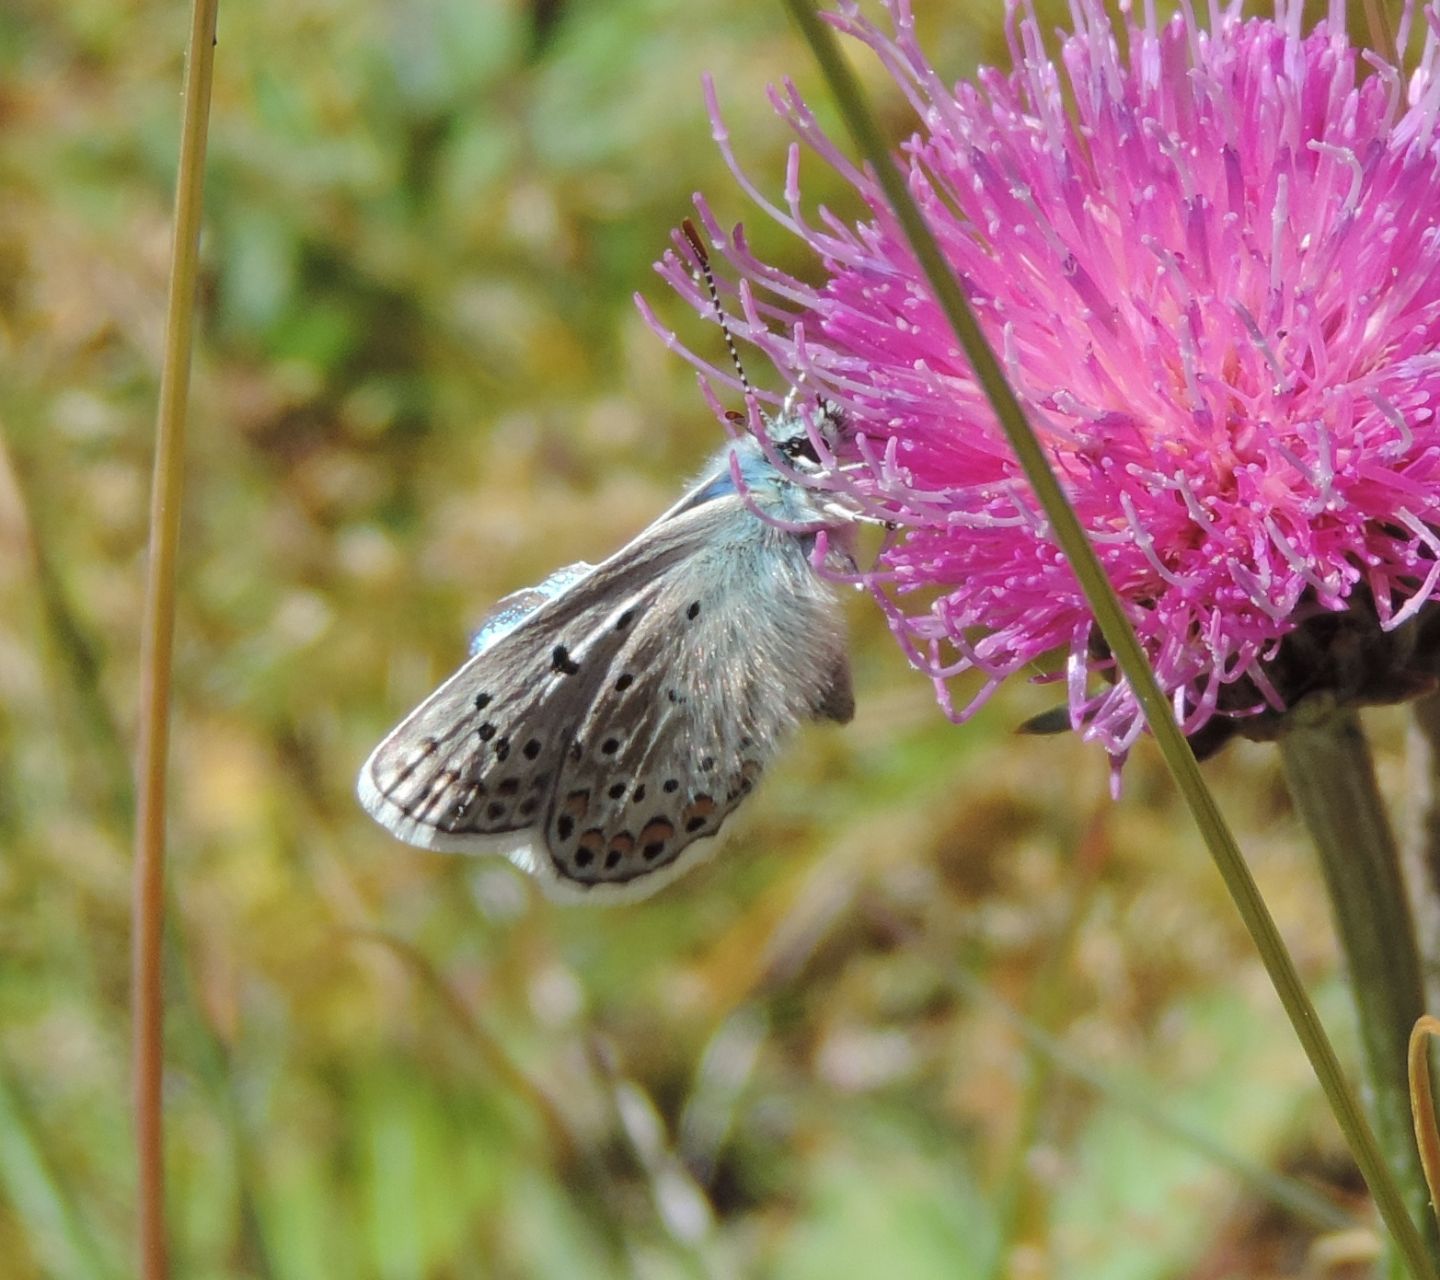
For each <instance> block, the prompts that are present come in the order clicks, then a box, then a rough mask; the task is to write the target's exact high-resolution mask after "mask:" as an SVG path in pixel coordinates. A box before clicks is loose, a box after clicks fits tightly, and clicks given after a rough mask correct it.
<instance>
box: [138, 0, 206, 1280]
mask: <svg viewBox="0 0 1440 1280" xmlns="http://www.w3.org/2000/svg"><path fill="white" fill-rule="evenodd" d="M218 6H219V0H195V4H194V7H193V9H192V12H191V23H190V43H189V48H188V51H187V55H186V67H185V89H184V99H183V107H182V115H181V122H180V168H179V174H178V177H177V180H176V191H175V227H174V239H173V242H172V246H171V261H170V290H169V296H168V297H167V299H166V310H165V354H164V362H163V364H162V365H161V369H160V405H159V411H158V413H157V417H156V425H155V475H154V481H153V488H152V491H151V498H150V560H149V568H148V573H147V575H146V583H145V611H144V615H143V620H142V624H141V626H142V634H141V661H140V722H139V735H138V737H139V740H138V745H137V748H136V755H137V767H136V776H137V779H138V786H137V802H136V823H135V867H134V906H133V912H134V918H133V924H132V930H133V933H132V952H131V1017H132V1037H133V1042H134V1043H133V1052H134V1096H135V1155H136V1164H137V1170H136V1175H137V1176H136V1201H137V1203H136V1217H137V1237H138V1239H137V1247H138V1253H139V1272H140V1275H141V1276H142V1277H144V1280H164V1277H165V1276H166V1275H167V1274H168V1272H169V1260H168V1248H167V1239H166V1228H165V1128H164V1117H163V1111H162V1096H161V1091H162V1085H163V1074H164V1062H165V1038H164V1014H165V1005H164V984H163V980H162V973H163V964H162V952H163V943H164V927H165V792H166V786H165V784H166V762H167V759H168V756H169V747H170V680H171V668H172V656H173V646H174V633H175V565H176V558H177V551H178V545H179V535H180V503H181V496H182V492H183V462H184V452H185V413H186V407H187V404H188V401H189V394H190V352H191V345H192V331H193V318H194V317H193V313H194V303H195V282H196V275H197V270H198V264H199V256H200V209H201V200H202V195H203V189H204V170H205V165H204V161H205V142H206V135H207V132H208V126H209V122H210V83H211V76H212V72H213V69H214V64H215V19H216V11H217V9H218Z"/></svg>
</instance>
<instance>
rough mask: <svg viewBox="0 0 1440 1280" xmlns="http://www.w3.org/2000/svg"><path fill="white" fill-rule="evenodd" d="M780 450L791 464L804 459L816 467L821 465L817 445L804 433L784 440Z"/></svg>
mask: <svg viewBox="0 0 1440 1280" xmlns="http://www.w3.org/2000/svg"><path fill="white" fill-rule="evenodd" d="M778 448H779V450H780V452H781V453H782V454H784V455H785V457H787V458H789V459H790V461H791V462H799V461H801V460H802V459H803V460H804V461H805V462H810V463H814V464H815V465H816V466H819V465H820V455H819V454H818V453H816V452H815V445H814V444H813V443H812V442H811V440H810V437H809V436H808V435H805V434H804V433H802V434H800V435H797V436H791V437H790V439H788V440H782V441H781V442H780V444H779V446H778Z"/></svg>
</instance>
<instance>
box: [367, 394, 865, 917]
mask: <svg viewBox="0 0 1440 1280" xmlns="http://www.w3.org/2000/svg"><path fill="white" fill-rule="evenodd" d="M793 401H794V396H793V395H792V397H791V398H790V400H789V401H787V403H786V405H785V407H784V409H783V410H782V411H781V412H780V414H778V415H777V416H776V417H774V418H765V419H764V420H763V423H762V426H763V434H764V437H765V439H764V440H763V441H762V440H761V439H760V438H758V437H757V436H755V435H750V434H742V435H738V436H737V437H735V438H734V439H732V440H731V441H730V443H729V444H728V445H727V446H726V447H725V448H724V449H723V450H721V451H720V452H719V453H718V454H717V455H716V456H715V457H714V458H713V459H712V461H711V463H710V464H709V466H708V467H707V468H706V470H705V471H704V472H703V473H702V476H701V478H700V479H699V481H698V482H697V483H696V484H695V485H694V486H693V487H692V488H691V489H690V490H689V492H688V493H686V494H685V496H684V497H682V498H681V499H680V501H679V502H677V503H676V504H675V505H674V506H673V507H671V508H670V510H669V511H667V512H665V514H664V515H662V516H660V517H659V519H657V520H656V521H655V522H654V523H653V524H651V525H650V526H649V527H648V528H646V529H645V530H644V531H643V532H641V533H640V534H639V536H637V537H636V538H635V539H634V540H633V541H631V542H630V543H628V544H627V545H626V546H624V547H622V548H621V549H620V550H619V551H617V552H616V553H615V554H614V555H612V556H611V557H610V558H609V559H608V560H604V561H602V562H601V563H600V564H597V565H590V564H585V563H583V562H582V563H580V564H575V565H570V566H567V567H566V568H564V569H561V570H558V571H557V572H556V573H553V574H551V575H550V577H548V578H546V579H545V580H544V581H543V582H541V583H540V584H539V585H537V586H535V587H533V588H529V589H528V590H525V591H521V592H517V593H515V594H514V595H511V596H507V597H506V598H505V599H503V600H501V601H500V602H499V603H498V604H497V605H496V606H495V608H494V609H493V610H492V611H491V612H490V614H489V615H488V616H487V617H486V619H485V620H484V622H483V623H482V625H481V628H480V630H479V631H478V633H477V634H476V636H475V639H474V641H473V642H472V649H471V656H470V657H469V659H468V660H467V661H466V662H465V663H464V665H463V666H461V667H460V669H459V670H458V671H456V672H455V674H454V675H452V676H451V677H450V678H449V679H448V680H447V681H446V682H445V683H444V684H442V685H441V686H440V687H439V688H438V689H437V690H436V691H435V692H434V693H432V694H431V695H430V696H429V697H428V698H426V699H425V701H424V702H422V703H421V704H420V705H419V706H418V707H417V708H416V709H415V710H414V711H412V712H411V713H410V715H408V716H407V717H406V718H405V719H404V720H403V721H402V722H401V723H400V725H399V726H398V727H397V728H395V729H394V730H393V731H392V732H391V733H390V734H389V736H388V737H386V738H385V740H384V741H383V742H381V743H380V745H379V746H378V747H376V748H375V750H374V752H373V753H372V754H371V756H370V758H369V759H368V760H367V761H366V762H365V765H364V767H363V768H362V769H361V771H360V780H359V786H358V791H359V798H360V802H361V804H362V805H363V806H364V807H365V809H366V810H367V812H369V814H370V815H371V816H372V817H373V818H375V820H376V821H378V822H379V823H380V824H381V825H382V826H384V827H386V828H387V829H388V830H389V831H390V832H392V833H393V834H394V835H396V836H398V837H399V838H400V839H401V840H404V841H406V842H407V843H409V844H413V845H418V846H420V847H422V848H426V849H435V850H444V851H451V852H459V853H496V854H501V855H504V856H506V857H508V858H509V859H510V860H511V861H512V862H514V863H515V864H516V865H518V866H519V867H521V868H522V869H524V870H525V871H528V872H530V873H531V874H532V875H533V876H535V877H536V879H537V880H538V881H539V883H540V885H541V887H542V889H544V890H545V892H546V893H547V894H548V895H549V896H551V897H556V898H560V899H562V900H563V899H569V900H574V899H584V900H589V901H619V900H624V899H633V898H640V897H645V896H647V895H648V894H650V893H652V892H654V891H655V890H657V889H659V888H661V887H662V886H664V885H666V884H668V883H670V882H671V881H672V880H674V879H675V878H676V877H677V876H679V875H681V874H682V873H683V872H684V871H686V870H688V869H689V868H690V867H692V866H694V865H696V864H697V863H698V862H700V861H703V860H704V859H705V857H707V856H708V855H710V854H711V853H713V852H714V850H715V848H716V839H717V836H718V835H719V833H720V830H721V827H722V826H723V825H724V823H725V821H726V819H727V818H728V817H729V816H730V814H731V813H732V812H734V810H735V809H736V808H737V807H738V806H739V805H740V804H741V803H742V802H743V801H744V800H745V798H746V796H748V795H749V794H750V793H751V791H752V790H753V789H754V787H755V785H756V783H757V782H758V781H759V779H760V777H761V775H762V774H763V773H764V771H765V768H766V767H767V765H769V763H770V762H771V760H772V759H773V758H774V757H775V755H776V753H777V751H778V749H779V747H780V745H781V744H782V742H783V741H784V740H785V738H786V737H787V736H788V735H789V734H790V732H791V731H792V730H793V729H794V728H795V726H796V725H797V724H798V723H799V722H801V721H804V720H811V719H815V720H833V721H837V722H839V723H842V724H843V723H845V722H847V721H848V720H849V719H850V718H851V716H852V715H853V714H854V709H855V699H854V695H853V692H852V688H851V681H850V667H849V661H848V657H847V651H846V640H845V631H844V623H843V618H842V616H841V612H840V607H839V602H838V601H837V599H836V597H835V595H834V592H833V590H832V588H831V586H830V584H829V583H828V582H826V581H825V580H824V579H823V578H822V577H821V576H820V575H819V574H818V573H817V572H816V569H815V567H814V565H813V564H812V560H813V559H815V558H817V557H818V558H819V559H820V560H821V563H823V564H824V565H826V566H827V567H829V568H832V569H836V570H839V571H840V572H842V573H843V572H845V571H847V570H849V569H852V568H853V561H852V560H851V558H850V551H849V539H848V534H849V528H848V523H847V519H848V518H847V515H846V513H845V511H844V510H843V508H841V507H839V506H837V505H836V504H835V503H834V502H833V501H831V500H829V499H827V497H826V495H825V494H824V493H823V492H822V491H820V490H819V489H816V488H812V487H810V486H808V485H806V484H805V483H804V478H805V472H806V471H807V470H809V471H811V472H813V473H817V474H818V472H819V471H820V470H821V457H822V454H825V455H829V454H830V450H831V448H832V447H833V446H834V445H835V444H836V443H837V442H838V441H839V440H840V438H841V436H842V434H843V433H844V430H845V423H844V418H843V415H842V413H841V412H840V410H839V409H838V408H837V407H836V406H834V405H833V404H830V403H828V402H822V403H820V404H819V405H817V406H816V407H815V408H813V409H810V410H807V411H804V412H802V411H799V410H797V409H796V407H795V405H794V403H793ZM817 445H819V446H824V447H823V449H819V448H817ZM822 538H823V539H824V542H823V543H821V544H820V545H819V546H818V550H817V539H822Z"/></svg>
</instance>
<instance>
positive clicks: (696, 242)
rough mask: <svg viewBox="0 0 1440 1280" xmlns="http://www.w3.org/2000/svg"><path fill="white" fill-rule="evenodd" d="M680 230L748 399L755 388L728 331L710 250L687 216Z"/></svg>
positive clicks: (732, 336) (732, 335)
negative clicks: (690, 251)
mask: <svg viewBox="0 0 1440 1280" xmlns="http://www.w3.org/2000/svg"><path fill="white" fill-rule="evenodd" d="M680 230H681V231H683V232H684V233H685V239H687V240H688V241H690V247H691V248H692V249H693V250H694V251H695V258H696V260H697V261H698V262H699V263H700V274H701V275H702V276H703V277H704V279H705V288H706V289H707V290H708V291H709V294H710V305H711V306H712V307H714V308H715V319H716V320H717V321H718V322H719V324H720V332H721V333H723V334H724V335H725V349H726V350H727V351H728V352H729V353H730V362H731V363H732V364H733V365H734V366H735V372H736V373H738V374H739V375H740V385H741V387H743V388H744V391H745V395H746V398H747V399H748V398H749V397H751V396H753V395H754V394H755V388H754V387H752V386H751V385H750V379H749V378H748V377H747V376H746V374H745V366H744V365H743V364H741V363H740V352H739V351H738V350H737V349H736V346H735V335H734V334H732V333H731V332H730V322H729V320H727V319H726V317H725V308H724V307H722V306H721V305H720V287H719V285H717V284H716V283H715V272H714V270H712V268H711V266H710V252H709V250H708V249H706V248H705V242H704V241H703V240H702V239H700V233H699V232H698V231H697V230H696V229H695V224H694V223H693V222H691V221H690V219H689V218H686V219H685V221H684V222H682V223H681V224H680Z"/></svg>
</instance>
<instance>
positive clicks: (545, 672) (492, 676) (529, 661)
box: [358, 526, 687, 860]
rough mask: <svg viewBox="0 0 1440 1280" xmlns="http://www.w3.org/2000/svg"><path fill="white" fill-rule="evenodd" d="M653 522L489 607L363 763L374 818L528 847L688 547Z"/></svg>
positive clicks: (412, 834) (464, 847) (432, 833)
mask: <svg viewBox="0 0 1440 1280" xmlns="http://www.w3.org/2000/svg"><path fill="white" fill-rule="evenodd" d="M657 528H658V526H652V527H651V529H649V530H647V531H646V533H645V534H642V535H641V537H639V538H637V539H636V540H635V541H634V542H632V543H630V544H629V545H628V546H626V547H625V548H624V549H622V550H621V551H620V552H618V553H617V554H616V555H615V556H612V557H611V558H610V559H609V560H607V561H605V562H604V563H603V564H601V565H599V566H596V567H594V568H590V569H589V571H588V572H585V573H583V574H581V575H580V576H578V578H573V579H572V580H569V581H567V582H566V583H565V585H564V586H563V589H562V590H560V591H559V592H558V594H549V595H548V596H547V587H546V583H550V582H552V581H553V580H555V579H556V577H557V576H558V575H552V576H551V578H550V579H547V580H546V583H542V584H541V585H540V587H537V588H532V589H530V590H529V591H526V592H517V593H516V595H515V596H511V597H507V599H506V600H504V601H501V602H500V604H499V605H497V606H496V608H495V609H494V610H492V612H491V615H490V617H489V618H488V619H487V620H486V622H485V623H483V624H482V626H481V628H480V630H479V632H478V633H477V636H476V641H475V644H474V652H473V654H472V656H471V658H470V659H469V660H468V661H467V662H466V663H464V665H462V666H461V667H460V669H459V670H458V671H456V672H455V674H454V675H452V676H451V677H450V678H449V679H448V680H447V681H445V683H444V684H442V685H441V686H440V687H439V688H438V689H437V690H436V691H435V692H434V693H432V694H431V695H430V697H428V698H427V699H426V700H425V701H424V702H422V703H421V704H420V705H419V706H418V707H417V708H416V709H415V710H414V711H412V712H411V713H410V715H409V716H407V717H406V718H405V720H403V721H402V722H401V723H400V724H399V725H398V726H397V727H396V728H395V729H394V730H392V731H391V732H390V734H389V735H387V736H386V738H385V739H384V741H382V742H381V743H380V745H379V746H378V747H376V748H375V750H374V751H373V752H372V753H371V755H370V758H369V759H368V760H367V761H366V762H365V764H364V766H363V767H362V768H361V771H360V779H359V783H358V793H359V798H360V802H361V804H362V805H363V806H364V808H365V809H366V811H367V812H369V813H370V815H371V816H372V817H373V818H375V819H376V821H378V822H380V823H381V824H382V825H383V826H385V827H387V828H388V829H389V830H390V831H391V832H393V833H394V834H395V835H396V836H398V837H399V838H400V839H402V840H404V841H406V842H407V843H409V844H414V845H418V846H420V847H422V848H427V849H437V850H446V851H455V852H474V853H484V852H496V853H504V854H507V855H508V856H511V857H516V858H517V860H518V859H520V858H521V856H522V855H523V854H524V851H525V849H526V848H527V846H528V845H529V843H530V839H529V836H528V834H527V832H528V829H529V828H531V827H533V826H534V825H535V824H536V823H537V822H539V821H541V820H542V819H543V816H544V814H545V813H546V812H547V810H548V807H549V801H550V793H551V790H552V789H553V784H554V780H555V776H556V772H557V765H558V761H559V758H560V757H561V755H562V754H563V752H564V751H565V750H566V749H567V748H568V745H569V738H570V731H571V729H572V727H573V725H574V723H575V721H576V720H577V718H578V717H579V716H580V715H582V714H583V712H584V709H585V707H586V705H587V704H588V703H589V701H590V700H591V699H593V698H594V696H595V694H596V691H597V689H598V687H599V683H600V681H601V679H602V678H603V675H604V671H605V669H606V666H607V662H608V659H609V658H610V657H612V656H613V655H614V653H615V652H616V651H617V650H618V649H619V648H620V647H621V646H622V645H623V643H624V640H625V633H626V632H627V631H628V629H629V627H630V626H631V625H632V623H633V622H634V621H635V619H636V618H637V616H638V614H639V612H640V611H641V610H643V609H644V608H645V606H646V602H647V601H648V599H649V598H650V597H651V596H652V595H653V594H654V592H655V591H656V590H657V589H658V586H659V584H660V581H661V579H662V578H663V575H664V573H665V572H666V570H667V568H668V567H670V566H671V565H673V564H674V563H675V561H676V560H677V559H679V558H681V557H683V556H684V555H685V554H686V547H687V544H686V541H685V538H684V530H683V529H682V528H680V527H679V526H677V527H676V528H674V529H673V530H671V529H667V530H666V533H665V535H664V536H656V535H655V530H656V529H657ZM675 535H679V536H675ZM572 568H588V566H572ZM569 573H570V571H568V570H562V571H560V574H569Z"/></svg>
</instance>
